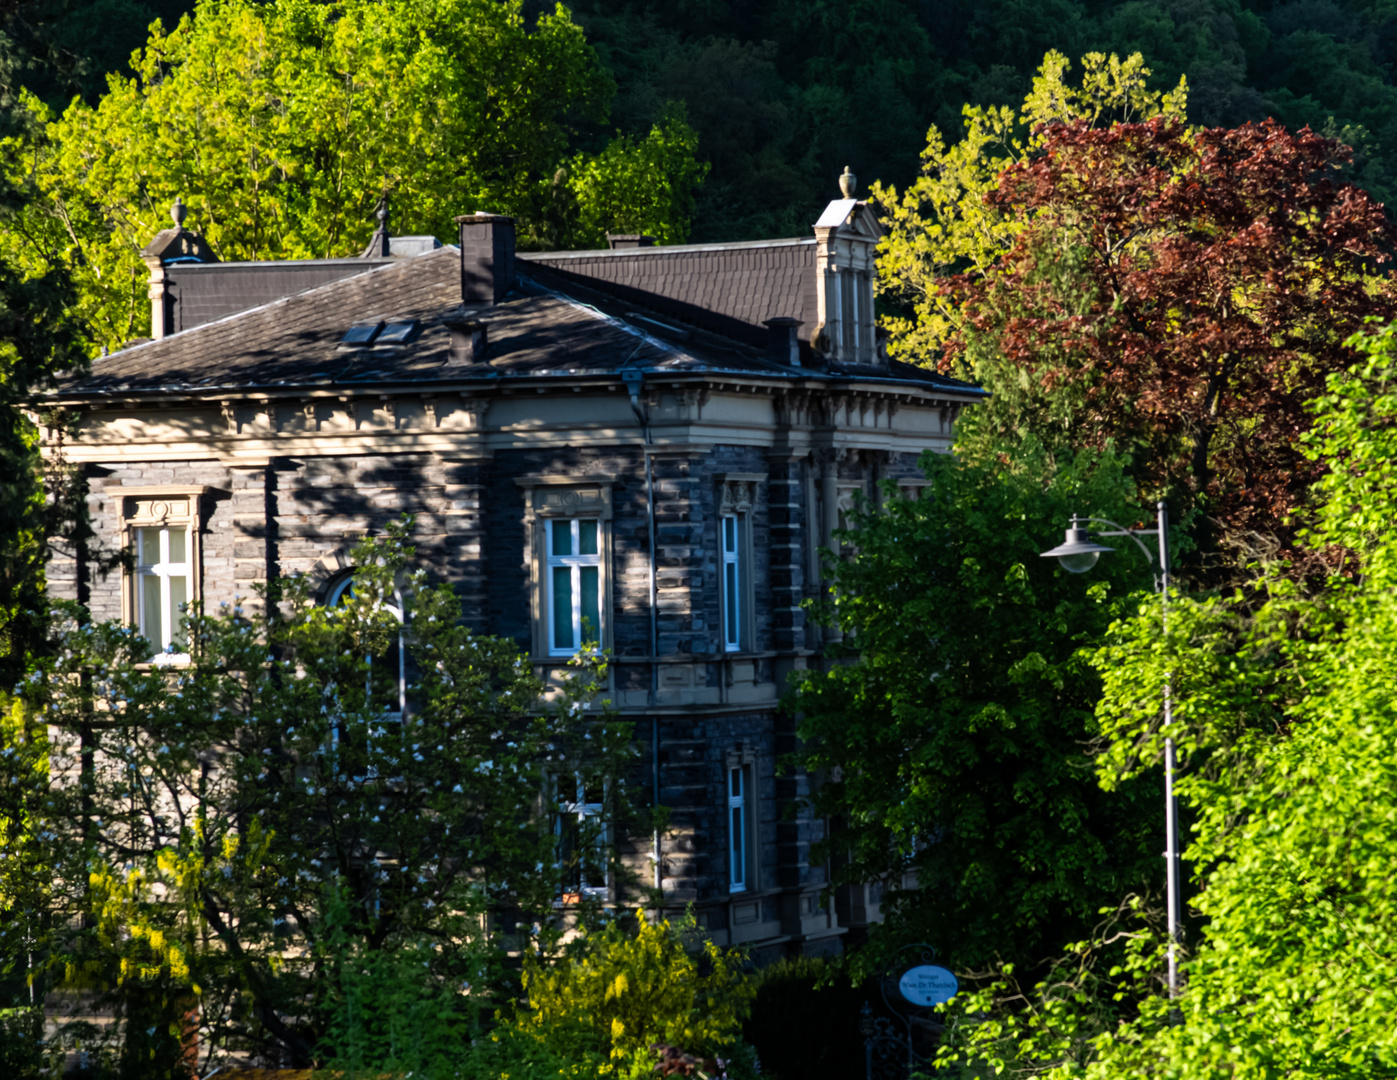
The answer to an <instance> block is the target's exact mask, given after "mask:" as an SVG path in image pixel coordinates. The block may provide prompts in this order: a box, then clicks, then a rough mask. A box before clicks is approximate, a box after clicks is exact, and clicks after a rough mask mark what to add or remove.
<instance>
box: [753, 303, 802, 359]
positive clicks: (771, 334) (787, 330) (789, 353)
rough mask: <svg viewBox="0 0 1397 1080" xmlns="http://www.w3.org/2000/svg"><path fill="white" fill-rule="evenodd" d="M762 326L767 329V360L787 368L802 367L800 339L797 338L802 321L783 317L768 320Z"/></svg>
mask: <svg viewBox="0 0 1397 1080" xmlns="http://www.w3.org/2000/svg"><path fill="white" fill-rule="evenodd" d="M762 325H764V326H765V327H766V329H767V339H766V355H767V359H769V360H771V361H773V362H775V363H777V364H784V365H786V366H787V367H800V338H799V337H797V336H796V331H797V330H799V329H800V320H799V319H792V318H788V317H787V316H784V315H782V316H778V317H777V318H775V319H767V320H766V321H765V322H764V323H763V324H762Z"/></svg>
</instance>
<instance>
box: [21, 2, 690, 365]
mask: <svg viewBox="0 0 1397 1080" xmlns="http://www.w3.org/2000/svg"><path fill="white" fill-rule="evenodd" d="M613 91H614V84H613V83H612V81H611V79H610V77H609V76H608V75H607V74H606V72H605V71H604V70H603V69H602V68H601V67H600V66H599V65H598V63H597V60H596V56H595V54H594V53H593V51H592V49H591V48H590V47H589V46H588V45H587V43H586V41H585V39H584V37H583V34H582V31H581V29H580V28H579V27H578V26H577V25H576V24H575V23H574V22H573V21H572V20H571V18H570V17H569V15H568V12H567V10H566V9H564V8H562V7H558V8H556V9H554V10H551V11H545V12H543V13H542V14H540V15H538V16H537V18H535V19H530V18H526V16H525V12H524V9H523V5H522V0H509V2H505V3H498V2H496V0H430V2H428V3H425V4H424V3H417V2H407V0H389V2H387V3H379V2H370V0H342V2H338V3H334V4H319V3H308V2H304V0H277V2H276V3H271V4H260V3H253V2H251V0H202V2H201V3H199V4H198V5H197V6H196V7H195V9H194V11H193V13H192V14H190V15H187V16H185V17H184V18H182V19H181V20H180V21H179V24H178V25H177V26H175V27H174V28H172V29H166V28H165V27H163V26H162V25H161V24H159V23H156V24H154V25H153V26H152V27H151V31H150V37H149V40H148V41H147V43H146V45H145V48H144V49H143V50H141V51H139V52H138V53H136V54H134V55H133V57H132V72H131V74H129V75H124V74H113V75H111V76H110V77H109V79H108V82H107V90H106V93H105V94H103V95H102V97H101V99H100V100H99V101H98V102H97V103H96V105H95V106H89V105H87V104H86V103H84V102H82V101H81V100H75V101H74V102H73V103H72V104H71V105H70V106H69V107H68V108H67V109H66V110H65V111H64V112H63V114H62V116H60V117H57V118H51V117H50V115H49V112H48V110H47V108H46V107H45V106H43V105H42V104H41V103H39V102H38V101H37V100H35V99H34V98H32V97H30V98H29V104H30V107H31V109H32V110H33V111H34V113H35V115H36V116H37V118H38V119H40V120H42V121H47V122H46V123H44V124H43V125H42V133H41V134H38V135H35V134H32V133H28V132H26V133H23V134H19V135H16V136H14V137H13V138H11V139H9V140H7V141H6V142H5V145H4V153H5V161H6V163H7V170H8V172H9V173H10V174H11V176H12V177H14V178H16V179H24V180H26V181H28V182H30V183H32V184H33V185H34V187H35V189H36V198H35V199H34V200H33V202H32V203H31V204H30V206H29V207H28V208H27V210H26V211H25V213H24V214H23V215H21V217H20V218H19V219H18V220H17V221H14V222H10V223H8V224H5V223H0V225H3V226H4V227H3V228H0V238H2V239H3V243H4V245H5V247H6V248H7V249H9V250H12V251H15V252H17V253H18V256H19V258H20V259H21V260H22V261H25V262H26V265H27V263H28V262H33V261H36V260H39V259H41V258H50V259H51V258H53V257H54V255H55V253H57V254H58V255H59V256H60V257H61V258H62V259H64V260H66V261H67V263H68V265H69V266H70V267H71V268H72V272H73V274H74V277H75V280H76V283H77V285H78V288H79V291H80V294H81V297H82V299H81V303H80V305H79V310H80V311H81V313H82V314H83V315H84V316H85V317H86V318H87V319H88V320H89V321H90V323H91V325H92V330H93V334H94V336H95V338H96V340H97V341H98V342H100V343H102V344H104V345H106V346H108V347H118V346H120V345H121V344H122V343H123V342H124V341H126V340H128V339H130V338H133V337H137V336H140V335H143V334H145V333H147V332H148V326H149V311H148V308H149V302H148V300H147V299H146V296H145V292H146V288H145V285H144V284H143V283H144V281H145V279H146V276H147V273H148V271H147V269H146V267H145V265H144V263H143V262H142V261H141V260H140V258H139V257H138V256H139V251H140V249H141V248H142V247H143V246H144V245H145V244H146V243H148V242H149V241H150V240H151V239H152V238H153V237H154V236H155V234H156V233H157V232H158V231H159V230H160V229H161V228H167V227H168V222H167V218H166V214H167V210H168V207H169V206H170V205H171V203H173V202H174V200H175V198H176V196H181V197H183V198H184V200H185V202H186V203H187V205H188V206H189V207H190V220H189V222H188V227H190V228H192V229H194V230H197V231H198V232H200V233H201V234H202V235H203V236H204V237H205V239H206V240H207V241H208V242H209V243H210V244H211V245H212V247H213V249H214V250H215V251H216V252H217V253H218V255H219V257H220V258H222V259H224V260H234V259H275V258H326V257H332V256H347V255H354V254H357V253H358V252H359V251H360V250H362V249H363V247H364V245H365V243H366V242H367V239H368V234H369V232H370V231H371V226H372V223H373V222H372V217H373V213H372V212H373V207H374V205H375V203H376V202H377V200H378V199H379V198H380V197H381V196H382V195H384V194H387V195H389V196H390V197H391V201H392V221H391V226H392V229H393V231H394V232H396V233H399V234H408V233H422V234H431V235H435V236H437V237H440V238H442V239H444V240H450V239H452V238H454V236H455V232H456V226H455V224H454V222H453V217H454V216H455V215H458V214H462V213H470V212H473V211H476V210H488V211H491V212H496V213H508V214H513V215H515V216H517V217H518V218H519V219H520V236H521V239H522V241H523V242H524V243H525V244H529V243H540V242H543V241H545V240H546V241H547V242H548V243H549V244H550V245H553V246H562V247H587V246H600V245H603V244H604V243H605V234H606V232H607V231H643V232H648V233H652V234H654V235H657V236H661V237H663V238H665V239H667V240H671V241H673V240H681V239H683V238H684V237H685V235H686V233H687V230H688V213H689V210H690V208H691V205H692V194H693V188H694V187H695V186H696V185H697V184H698V183H699V181H700V180H701V179H702V176H703V168H702V167H701V166H699V165H697V164H696V163H695V162H694V160H693V148H694V136H693V133H692V131H691V130H690V129H689V128H688V126H687V124H686V122H685V120H684V118H683V115H682V110H678V111H671V112H669V113H668V114H666V116H665V117H664V118H663V119H662V120H660V121H658V122H657V123H656V124H655V125H653V126H652V127H651V128H650V129H649V132H648V134H646V135H645V136H644V137H618V138H617V139H615V140H613V141H611V142H610V143H609V144H607V145H605V146H604V147H602V148H601V149H600V152H597V153H590V152H584V151H582V150H581V149H579V148H577V147H576V145H575V143H576V140H577V138H578V136H579V132H580V131H581V130H582V129H583V128H589V129H590V128H594V127H596V126H597V125H600V124H603V123H604V122H605V120H606V116H607V107H608V104H609V102H610V99H611V96H612V93H613Z"/></svg>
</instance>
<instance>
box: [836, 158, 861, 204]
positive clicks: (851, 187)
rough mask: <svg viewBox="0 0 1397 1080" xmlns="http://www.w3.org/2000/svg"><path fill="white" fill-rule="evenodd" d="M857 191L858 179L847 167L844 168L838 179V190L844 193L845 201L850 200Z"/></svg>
mask: <svg viewBox="0 0 1397 1080" xmlns="http://www.w3.org/2000/svg"><path fill="white" fill-rule="evenodd" d="M858 189H859V178H858V177H857V176H855V175H854V172H853V170H852V169H850V168H849V166H847V165H845V166H844V173H843V175H841V176H840V177H839V190H840V191H842V192H843V193H844V197H845V198H846V199H852V198H853V197H854V192H856V191H858Z"/></svg>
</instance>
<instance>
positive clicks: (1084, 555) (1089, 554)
mask: <svg viewBox="0 0 1397 1080" xmlns="http://www.w3.org/2000/svg"><path fill="white" fill-rule="evenodd" d="M1115 550H1116V549H1115V548H1109V547H1105V546H1104V545H1102V544H1098V543H1097V542H1096V541H1094V540H1093V539H1092V538H1091V537H1090V536H1089V535H1088V534H1087V531H1086V529H1079V528H1077V527H1076V526H1075V525H1074V526H1073V527H1072V528H1070V529H1068V530H1067V538H1066V539H1065V540H1064V541H1063V542H1062V543H1060V544H1059V545H1058V546H1057V547H1055V548H1053V549H1052V550H1051V551H1045V552H1043V553H1042V555H1043V558H1045V559H1046V558H1049V557H1052V558H1055V559H1057V561H1058V562H1059V563H1060V564H1061V565H1062V568H1063V569H1064V570H1066V571H1067V572H1068V573H1070V574H1085V573H1086V572H1087V571H1088V570H1090V569H1091V568H1092V567H1093V566H1095V565H1096V560H1097V559H1099V558H1101V553H1102V552H1103V551H1115Z"/></svg>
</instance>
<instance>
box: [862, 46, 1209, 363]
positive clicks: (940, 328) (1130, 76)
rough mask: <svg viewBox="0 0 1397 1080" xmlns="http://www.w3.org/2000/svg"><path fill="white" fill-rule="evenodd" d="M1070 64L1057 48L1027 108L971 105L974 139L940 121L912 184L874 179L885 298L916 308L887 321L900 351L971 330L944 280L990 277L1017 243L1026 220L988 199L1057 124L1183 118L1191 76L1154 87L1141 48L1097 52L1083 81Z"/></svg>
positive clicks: (938, 345) (906, 354) (919, 352)
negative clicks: (948, 134)
mask: <svg viewBox="0 0 1397 1080" xmlns="http://www.w3.org/2000/svg"><path fill="white" fill-rule="evenodd" d="M1070 68H1071V65H1070V64H1069V63H1068V60H1067V58H1066V57H1065V56H1063V55H1062V54H1061V53H1057V52H1050V53H1048V55H1047V56H1046V57H1045V58H1044V59H1043V64H1042V66H1041V67H1040V68H1039V69H1038V73H1037V75H1036V76H1035V77H1034V79H1033V88H1032V90H1031V91H1030V92H1029V94H1028V96H1027V97H1025V98H1024V100H1023V105H1022V106H1021V107H1020V108H1019V109H1017V110H1015V109H1012V108H1010V107H1008V106H1007V105H1005V106H993V105H991V106H988V107H986V106H979V105H966V106H965V109H964V122H965V137H964V138H963V139H961V141H960V142H958V143H956V144H955V145H953V146H952V145H947V143H946V139H945V136H944V135H943V134H942V132H941V131H940V130H939V129H938V128H936V127H932V129H931V131H929V132H928V133H927V139H926V149H924V150H923V151H922V164H921V175H920V176H919V177H918V178H917V179H916V181H914V182H913V183H912V184H910V185H908V187H907V188H906V190H904V191H902V192H899V191H898V189H897V187H896V186H895V185H892V184H882V183H878V182H875V183H874V185H873V191H872V198H873V199H874V200H876V201H877V203H878V208H879V211H880V213H881V215H882V219H883V224H884V227H885V228H886V230H887V235H886V237H884V239H883V241H882V243H881V244H880V245H879V249H878V281H877V288H878V291H879V295H880V296H882V297H884V299H885V301H888V300H890V301H892V302H893V304H894V305H895V306H896V307H897V308H899V309H905V310H908V311H909V314H908V315H905V316H903V315H892V316H888V317H885V318H884V319H883V320H882V324H883V325H884V326H885V327H886V328H887V329H888V331H889V333H890V334H891V338H890V340H889V344H888V348H889V351H890V352H892V353H893V354H894V355H900V356H902V357H903V358H904V359H907V360H911V361H913V362H916V363H929V362H933V361H934V360H935V359H936V358H938V357H939V356H940V354H941V352H942V350H943V349H944V348H945V347H946V346H947V344H948V343H950V342H952V341H954V340H955V339H956V337H957V335H958V334H959V333H960V332H961V331H962V330H963V328H964V322H965V316H964V315H963V314H962V312H961V308H960V304H959V303H958V302H957V298H956V297H955V295H954V294H952V293H949V292H948V291H947V290H946V289H945V288H944V280H945V278H947V277H948V276H950V275H952V274H964V275H967V276H969V277H970V278H971V279H974V280H979V279H983V278H984V277H986V276H987V275H990V274H991V273H993V272H994V271H996V270H997V269H998V262H999V260H1000V259H1001V258H1002V257H1003V256H1005V255H1007V254H1008V253H1009V252H1010V251H1011V250H1012V249H1013V247H1014V243H1015V240H1016V238H1017V237H1018V235H1019V233H1020V232H1021V231H1022V230H1023V229H1024V227H1025V224H1026V222H1025V221H1024V220H1023V219H1022V217H1020V216H1018V215H1015V214H1014V213H1013V212H1012V211H1010V212H1006V208H1005V207H1003V206H1002V205H999V204H997V203H995V202H993V201H991V200H988V199H987V198H986V196H987V195H989V194H990V193H991V192H992V191H993V190H994V189H995V188H996V187H997V186H998V184H999V178H1000V174H1002V173H1003V172H1004V171H1005V170H1006V169H1008V168H1010V167H1011V166H1013V165H1020V164H1023V163H1025V162H1027V161H1031V160H1033V159H1035V158H1036V157H1038V156H1039V155H1041V154H1042V153H1043V148H1044V145H1045V144H1046V142H1047V139H1048V137H1049V134H1050V133H1051V132H1052V131H1053V130H1054V129H1055V128H1057V127H1058V126H1060V125H1063V124H1074V123H1079V124H1082V125H1084V126H1086V127H1090V128H1096V127H1100V126H1107V125H1110V124H1113V123H1118V122H1127V123H1128V122H1133V121H1140V120H1148V119H1150V118H1152V117H1155V116H1159V115H1165V116H1174V117H1182V116H1183V114H1184V109H1185V106H1186V104H1187V94H1188V91H1187V86H1186V84H1185V82H1184V80H1182V79H1180V81H1179V85H1178V86H1177V87H1175V89H1174V90H1172V91H1170V92H1168V93H1163V92H1161V91H1157V90H1151V89H1150V88H1149V84H1148V81H1149V77H1150V74H1151V73H1150V69H1149V68H1148V67H1146V66H1145V59H1144V57H1142V56H1141V55H1140V54H1139V53H1135V54H1134V55H1132V56H1129V57H1127V58H1126V59H1125V60H1124V61H1122V60H1121V59H1120V58H1119V57H1117V56H1116V55H1115V54H1112V55H1111V56H1110V57H1109V58H1108V57H1106V56H1103V55H1102V54H1100V53H1088V54H1087V55H1086V56H1085V57H1083V58H1082V82H1081V86H1080V87H1077V86H1073V85H1071V84H1070V83H1069V82H1067V80H1066V75H1067V73H1068V71H1069V70H1070Z"/></svg>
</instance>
